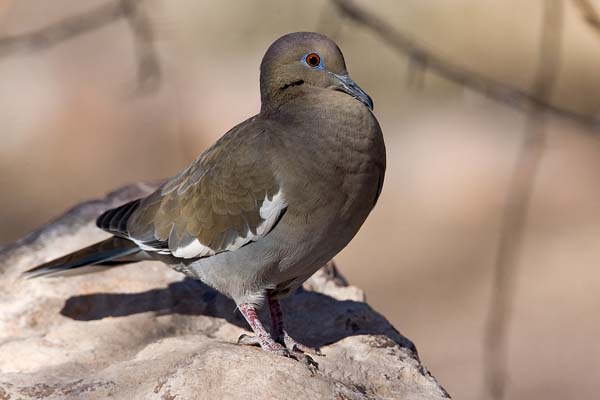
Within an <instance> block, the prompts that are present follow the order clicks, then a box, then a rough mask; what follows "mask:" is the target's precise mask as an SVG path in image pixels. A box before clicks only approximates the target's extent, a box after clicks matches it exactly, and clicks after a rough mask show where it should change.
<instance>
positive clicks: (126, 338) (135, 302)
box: [0, 184, 449, 400]
mask: <svg viewBox="0 0 600 400" xmlns="http://www.w3.org/2000/svg"><path fill="white" fill-rule="evenodd" d="M151 190H152V185H141V184H140V185H132V186H128V187H126V188H123V189H121V190H118V191H116V192H114V193H111V194H110V195H109V196H108V197H107V198H105V199H102V200H97V201H91V202H87V203H84V204H81V205H79V206H77V207H75V208H73V209H72V210H70V211H68V212H67V213H66V214H65V215H63V216H62V217H60V218H58V219H57V220H55V221H53V222H51V223H50V224H48V225H47V226H45V227H43V228H42V229H40V230H39V231H36V232H34V233H32V234H30V235H28V236H27V237H25V238H23V239H21V240H19V241H18V242H16V243H14V244H12V245H9V246H6V247H4V248H3V249H0V259H1V261H0V308H1V310H2V312H1V313H0V399H1V400H7V399H12V400H15V399H104V398H107V397H113V398H119V399H122V398H123V399H150V398H160V399H196V398H198V399H204V398H206V399H238V398H239V399H242V398H243V399H266V398H268V399H300V398H306V399H317V398H323V399H378V398H386V399H387V398H402V399H441V398H448V397H449V396H448V394H447V393H446V392H445V391H444V389H443V388H442V387H441V386H440V385H439V384H438V383H437V382H436V380H435V379H434V378H433V376H431V374H430V373H429V372H428V371H427V370H426V369H425V367H424V366H423V365H422V364H421V363H420V361H419V358H418V356H417V352H416V349H415V347H414V345H413V344H412V342H410V341H409V340H408V339H406V338H405V337H404V336H402V335H401V334H400V333H399V332H398V331H397V330H396V329H394V327H392V326H391V325H390V324H389V322H388V321H386V319H385V318H384V317H383V316H381V315H380V314H378V313H377V312H375V311H374V310H373V309H372V308H371V307H369V305H368V304H366V303H365V298H364V294H363V292H362V291H361V290H360V289H358V288H356V287H353V286H349V285H348V283H347V282H346V280H345V279H344V278H343V277H342V276H341V275H340V274H339V272H338V271H337V269H336V268H335V266H334V265H333V263H330V264H329V265H327V266H325V267H324V268H323V269H321V270H320V271H319V272H317V273H316V274H315V275H314V276H313V277H312V278H311V279H310V280H309V281H307V282H306V284H305V286H304V288H303V289H301V290H299V291H298V292H297V293H296V294H294V295H293V296H291V297H289V298H288V299H286V300H285V301H284V302H283V307H284V310H285V311H287V313H286V323H287V325H288V327H289V331H290V333H291V334H292V335H293V336H294V337H296V338H297V339H299V340H300V341H302V342H303V343H305V344H307V345H310V346H316V347H320V348H321V351H322V352H323V353H324V354H325V356H321V357H319V356H315V357H314V358H315V360H316V361H317V362H318V363H319V368H318V370H316V371H315V370H314V369H309V368H308V367H307V366H306V365H304V364H302V363H299V362H297V361H294V360H291V359H286V358H283V357H276V356H272V355H269V354H266V353H264V352H262V351H261V350H260V349H259V348H254V347H246V346H240V345H237V344H236V341H237V338H238V337H239V336H240V334H242V333H247V331H248V330H249V328H248V326H247V325H246V323H245V321H244V320H243V318H242V317H241V315H240V314H239V313H238V312H236V310H235V304H234V303H233V302H232V301H231V300H229V299H227V298H226V297H224V296H222V295H221V294H219V293H218V292H216V291H215V290H213V289H211V288H209V287H207V286H206V285H204V284H202V283H201V282H197V281H194V280H191V279H188V278H183V277H182V275H181V274H179V273H177V272H175V271H173V270H171V269H170V268H168V267H166V266H165V265H163V264H161V263H158V262H143V263H138V264H131V265H126V266H120V267H116V268H109V269H106V270H105V271H102V272H98V273H95V274H85V275H78V276H73V277H60V278H42V279H33V280H25V279H22V278H21V275H20V274H21V272H23V271H25V270H26V269H28V268H31V267H33V266H35V265H36V264H38V263H41V262H43V261H46V260H48V259H51V258H53V257H56V256H60V255H62V254H64V253H66V252H69V251H72V250H75V249H77V248H79V247H81V246H85V245H88V244H91V243H93V242H95V241H98V240H101V239H103V238H104V237H106V234H104V233H103V232H101V231H100V230H98V229H96V228H95V226H94V223H93V220H94V219H95V217H96V216H97V215H98V214H99V213H100V212H102V211H103V210H105V209H107V208H109V207H113V206H115V205H118V204H120V203H123V202H125V201H127V200H129V199H132V198H135V197H139V196H142V195H144V194H146V193H149V191H151ZM97 269H98V268H97Z"/></svg>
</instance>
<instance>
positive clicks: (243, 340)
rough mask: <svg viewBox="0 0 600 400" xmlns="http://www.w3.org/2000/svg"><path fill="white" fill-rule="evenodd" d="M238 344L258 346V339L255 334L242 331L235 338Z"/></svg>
mask: <svg viewBox="0 0 600 400" xmlns="http://www.w3.org/2000/svg"><path fill="white" fill-rule="evenodd" d="M237 343H238V344H242V345H244V346H260V341H259V340H258V338H257V337H256V336H252V335H247V334H245V333H242V334H241V335H240V337H239V338H238V340H237Z"/></svg>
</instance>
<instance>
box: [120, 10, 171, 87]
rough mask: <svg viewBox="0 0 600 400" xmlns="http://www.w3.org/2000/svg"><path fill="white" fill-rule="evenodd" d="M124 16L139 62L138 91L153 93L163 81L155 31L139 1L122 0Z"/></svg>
mask: <svg viewBox="0 0 600 400" xmlns="http://www.w3.org/2000/svg"><path fill="white" fill-rule="evenodd" d="M121 6H122V8H123V14H124V16H125V18H126V19H127V22H128V23H129V26H130V28H131V32H132V34H133V38H134V43H135V48H136V53H137V61H138V74H137V76H138V89H139V90H140V91H142V92H151V91H154V90H156V89H157V88H158V86H159V84H160V80H161V75H162V74H161V68H160V61H159V59H158V53H157V51H156V48H155V46H154V31H153V29H152V25H151V24H150V21H149V19H148V18H147V16H146V14H145V13H144V10H143V9H142V7H141V5H140V1H138V0H121Z"/></svg>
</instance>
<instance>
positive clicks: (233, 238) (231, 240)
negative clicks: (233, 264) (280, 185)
mask: <svg viewBox="0 0 600 400" xmlns="http://www.w3.org/2000/svg"><path fill="white" fill-rule="evenodd" d="M285 207H287V203H286V202H285V199H284V197H283V192H282V190H281V189H280V190H279V191H278V192H277V193H275V194H274V195H273V197H272V198H271V199H270V200H269V198H268V196H267V195H266V194H265V199H264V200H263V203H262V205H261V207H260V210H259V214H260V218H261V219H262V222H261V223H260V224H259V225H258V226H257V227H256V234H254V233H253V232H252V230H251V229H248V230H247V233H246V235H244V236H239V234H238V233H237V232H232V233H233V234H229V235H227V236H226V237H225V238H224V240H223V243H227V245H226V246H225V247H224V248H222V249H220V251H235V250H237V249H239V248H240V247H242V246H243V245H245V244H246V243H248V242H251V241H256V240H258V239H260V238H261V237H263V236H264V235H266V234H267V233H269V232H270V231H271V229H272V228H273V225H274V224H275V222H277V219H278V218H279V216H280V215H281V212H282V211H283V210H284V209H285ZM219 247H220V246H219ZM172 254H173V255H174V256H175V257H179V258H198V257H206V256H212V255H215V254H216V251H215V250H214V249H212V248H210V247H209V246H207V245H205V244H203V243H201V242H200V241H199V240H198V239H194V240H192V241H191V242H189V243H188V244H186V245H185V246H181V247H178V248H176V249H173V251H172Z"/></svg>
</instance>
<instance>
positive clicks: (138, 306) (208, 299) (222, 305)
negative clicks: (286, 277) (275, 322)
mask: <svg viewBox="0 0 600 400" xmlns="http://www.w3.org/2000/svg"><path fill="white" fill-rule="evenodd" d="M282 304H283V310H284V318H285V323H286V326H287V328H288V331H289V333H290V335H291V336H293V337H294V338H296V339H297V340H298V341H300V342H302V343H304V344H306V345H309V346H312V347H322V346H324V345H327V344H331V343H334V342H337V341H339V340H341V339H344V338H346V337H348V336H353V335H365V334H368V335H378V336H385V337H387V338H389V339H390V340H391V341H393V342H395V343H397V344H398V345H400V346H401V347H404V348H407V349H409V350H411V351H414V352H415V353H416V349H415V347H414V345H413V343H412V342H411V341H410V340H408V339H407V338H405V337H404V336H402V335H401V334H400V333H399V332H398V331H397V330H396V329H395V328H394V327H393V326H391V325H390V323H389V322H388V321H387V320H386V319H385V318H384V317H383V316H381V315H380V314H378V313H377V312H375V311H374V310H373V309H372V308H371V307H370V306H369V305H368V304H366V303H362V302H357V301H351V300H343V301H341V300H336V299H334V298H333V297H330V296H327V295H325V294H322V293H318V292H312V291H306V290H303V289H302V288H300V289H299V290H298V291H297V292H296V293H295V294H294V295H292V296H290V297H288V298H286V299H284V300H283V302H282ZM145 312H155V313H158V314H159V315H166V314H180V315H204V316H209V317H215V318H222V319H225V320H227V321H228V322H229V323H232V324H235V325H237V326H239V327H241V328H244V329H248V330H249V327H248V325H247V323H246V321H245V320H244V319H243V317H242V316H241V314H240V313H239V312H237V311H236V306H235V303H234V302H233V301H232V300H231V299H229V298H227V297H225V296H223V295H222V294H220V293H219V292H217V291H216V290H214V289H212V288H210V287H209V286H207V285H205V284H203V283H202V282H200V281H197V280H194V279H190V278H185V279H183V280H182V281H178V282H174V283H171V284H169V285H168V286H167V287H166V288H162V289H153V290H149V291H146V292H141V293H94V294H88V295H81V296H73V297H71V298H69V299H68V300H67V301H66V302H65V305H64V306H63V308H62V310H61V311H60V313H61V314H62V315H64V316H66V317H68V318H72V319H74V320H78V321H92V320H99V319H103V318H106V317H125V316H128V315H132V314H138V313H145ZM265 313H266V312H265V310H262V311H261V314H262V316H263V320H264V321H269V319H268V318H267V317H266V314H265ZM390 344H393V343H391V342H389V341H387V343H386V341H385V340H383V341H382V342H381V343H379V345H380V346H383V347H387V346H389V345H390Z"/></svg>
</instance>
